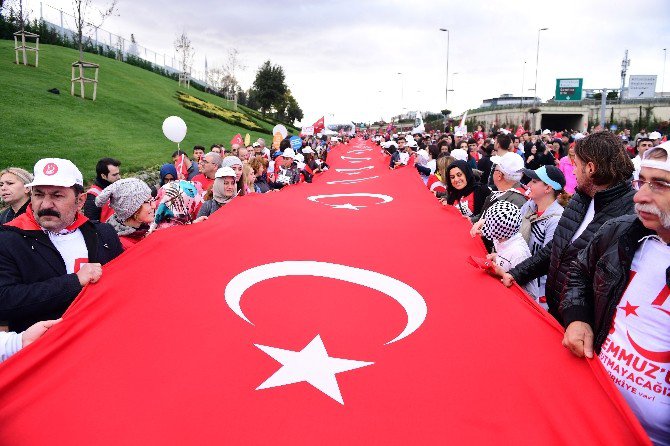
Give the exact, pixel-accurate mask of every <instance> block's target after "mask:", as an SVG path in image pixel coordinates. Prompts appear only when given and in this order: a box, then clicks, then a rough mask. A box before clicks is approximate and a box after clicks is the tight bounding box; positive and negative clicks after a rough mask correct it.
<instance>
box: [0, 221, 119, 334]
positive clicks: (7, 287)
mask: <svg viewBox="0 0 670 446" xmlns="http://www.w3.org/2000/svg"><path fill="white" fill-rule="evenodd" d="M79 229H80V230H81V232H82V235H83V236H84V241H85V242H86V248H87V249H88V259H89V262H90V263H101V264H105V263H107V262H109V261H111V260H112V259H114V258H115V257H116V256H118V255H119V254H121V253H122V252H123V248H122V247H121V242H120V241H119V237H118V235H117V234H116V231H115V230H114V228H113V227H112V226H110V225H108V224H106V223H100V222H97V221H90V220H89V221H87V222H86V223H84V224H83V225H81V226H80V227H79ZM0 247H1V248H0V320H5V321H8V322H9V329H10V330H11V331H16V332H21V331H23V330H25V329H26V328H28V327H29V326H31V325H32V324H34V323H35V322H39V321H42V320H47V319H57V318H59V317H61V316H62V315H63V313H64V312H65V310H66V309H67V307H68V306H69V305H70V303H72V301H73V300H74V298H75V297H77V295H78V294H79V292H80V291H81V290H82V287H81V285H80V284H79V279H78V278H77V275H76V274H67V271H66V269H65V262H64V261H63V258H62V257H61V255H60V253H59V252H58V250H57V249H56V247H55V246H54V245H53V243H51V240H49V236H48V235H47V234H45V233H44V232H43V231H41V230H26V229H19V228H16V227H11V226H0ZM103 280H104V279H103Z"/></svg>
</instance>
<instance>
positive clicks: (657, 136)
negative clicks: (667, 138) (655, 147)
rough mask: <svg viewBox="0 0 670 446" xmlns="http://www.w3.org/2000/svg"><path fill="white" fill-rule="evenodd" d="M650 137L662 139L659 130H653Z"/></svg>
mask: <svg viewBox="0 0 670 446" xmlns="http://www.w3.org/2000/svg"><path fill="white" fill-rule="evenodd" d="M649 139H661V134H660V133H658V132H651V133H650V134H649Z"/></svg>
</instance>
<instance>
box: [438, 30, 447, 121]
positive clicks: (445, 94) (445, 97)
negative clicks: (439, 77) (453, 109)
mask: <svg viewBox="0 0 670 446" xmlns="http://www.w3.org/2000/svg"><path fill="white" fill-rule="evenodd" d="M440 31H445V32H446V33H447V81H446V87H445V89H444V90H445V91H444V105H445V108H446V109H447V110H448V109H449V30H448V29H447V28H440Z"/></svg>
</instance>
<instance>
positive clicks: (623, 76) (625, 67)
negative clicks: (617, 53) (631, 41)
mask: <svg viewBox="0 0 670 446" xmlns="http://www.w3.org/2000/svg"><path fill="white" fill-rule="evenodd" d="M629 65H630V59H628V50H626V52H625V53H624V55H623V60H622V61H621V88H620V89H619V103H621V99H623V89H624V87H625V86H626V72H627V71H628V66H629Z"/></svg>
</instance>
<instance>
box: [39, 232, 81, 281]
mask: <svg viewBox="0 0 670 446" xmlns="http://www.w3.org/2000/svg"><path fill="white" fill-rule="evenodd" d="M48 234H49V239H50V240H51V243H53V244H54V246H55V247H56V249H57V250H58V252H59V253H60V256H61V257H62V258H63V261H64V262H65V269H66V270H67V273H68V274H72V273H76V272H77V271H79V269H80V268H81V265H82V264H84V263H88V249H87V248H86V242H85V241H84V235H83V234H82V233H81V231H80V230H79V229H76V230H75V231H73V232H70V233H69V234H53V233H51V232H49V233H48Z"/></svg>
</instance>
